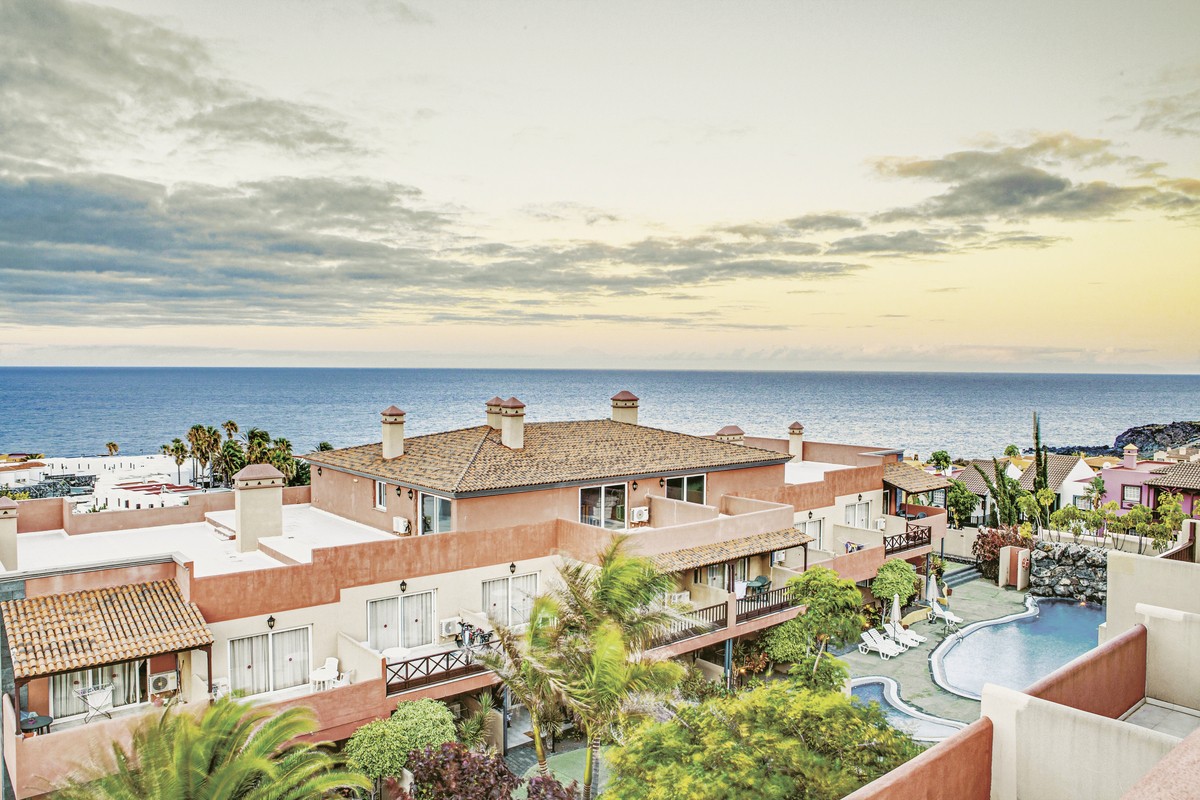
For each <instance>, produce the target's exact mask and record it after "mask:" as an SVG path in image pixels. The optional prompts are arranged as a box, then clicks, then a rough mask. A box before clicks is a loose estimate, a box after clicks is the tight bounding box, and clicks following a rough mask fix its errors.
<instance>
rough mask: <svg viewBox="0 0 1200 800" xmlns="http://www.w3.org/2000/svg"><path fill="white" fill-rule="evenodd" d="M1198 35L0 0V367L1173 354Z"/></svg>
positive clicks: (764, 8)
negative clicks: (0, 365)
mask: <svg viewBox="0 0 1200 800" xmlns="http://www.w3.org/2000/svg"><path fill="white" fill-rule="evenodd" d="M1197 31H1200V3H1197V2H1195V0H1186V1H1181V2H1158V3H1129V2H1127V1H1126V2H1095V0H1088V1H1087V2H1053V3H1046V2H1044V0H1038V2H1005V3H978V2H919V3H918V2H886V3H884V2H829V3H823V2H806V0H786V2H777V3H776V2H737V3H735V2H723V3H708V2H698V1H697V0H687V2H657V1H656V2H651V3H647V2H644V0H643V1H641V2H628V3H625V2H566V1H563V0H555V1H554V2H544V3H540V2H482V1H481V0H469V1H468V2H454V1H453V0H438V2H429V3H421V2H405V3H400V2H397V1H396V0H336V1H335V0H324V1H319V0H254V2H246V1H245V0H203V1H201V0H192V1H191V2H181V1H179V0H118V1H116V2H106V3H98V4H84V3H69V2H62V1H61V0H0V364H4V365H56V364H71V365H73V364H81V365H126V364H133V365H198V366H203V365H262V366H275V365H278V366H300V365H311V366H367V367H372V366H375V367H404V366H447V367H454V366H463V367H482V366H495V367H541V366H544V367H578V368H585V369H590V368H680V369H726V368H729V369H905V370H909V369H917V370H943V369H945V370H951V369H970V370H985V371H990V370H995V371H1079V372H1196V371H1197V370H1198V367H1200V321H1198V320H1200V314H1198V313H1197V311H1196V309H1197V307H1198V306H1197V303H1198V302H1200V46H1198V45H1197Z"/></svg>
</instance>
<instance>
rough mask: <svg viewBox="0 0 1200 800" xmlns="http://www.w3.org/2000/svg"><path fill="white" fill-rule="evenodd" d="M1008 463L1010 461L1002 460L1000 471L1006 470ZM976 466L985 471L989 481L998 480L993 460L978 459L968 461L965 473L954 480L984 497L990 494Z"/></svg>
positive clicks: (959, 474)
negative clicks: (1005, 466)
mask: <svg viewBox="0 0 1200 800" xmlns="http://www.w3.org/2000/svg"><path fill="white" fill-rule="evenodd" d="M1006 463H1008V459H1005V458H1002V459H1000V469H1004V465H1005V464H1006ZM976 466H978V467H979V468H980V469H981V470H983V474H984V475H987V476H988V479H989V480H995V479H996V477H995V476H996V471H995V468H994V467H993V466H992V461H991V459H983V458H976V459H973V460H971V461H968V462H967V466H965V467H964V468H963V471H962V472H960V473H958V474H957V475H955V476H954V480H956V481H960V482H962V483H963V484H965V485H966V487H967V488H968V489H970V490H971V491H972V492H973V493H974V494H977V495H979V496H980V497H983V496H984V495H986V494H987V493H988V489H987V484H986V483H984V482H983V478H982V477H981V476H980V475H979V473H978V472H976V471H975V467H976Z"/></svg>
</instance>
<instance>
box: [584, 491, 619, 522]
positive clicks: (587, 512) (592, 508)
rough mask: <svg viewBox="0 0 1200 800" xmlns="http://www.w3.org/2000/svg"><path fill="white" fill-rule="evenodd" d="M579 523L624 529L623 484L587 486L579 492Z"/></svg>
mask: <svg viewBox="0 0 1200 800" xmlns="http://www.w3.org/2000/svg"><path fill="white" fill-rule="evenodd" d="M579 521H580V522H582V523H584V524H586V525H596V526H597V527H603V528H608V529H609V530H622V529H624V527H625V484H623V483H617V484H613V485H612V486H589V487H587V488H586V489H580V490H579Z"/></svg>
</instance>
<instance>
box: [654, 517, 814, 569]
mask: <svg viewBox="0 0 1200 800" xmlns="http://www.w3.org/2000/svg"><path fill="white" fill-rule="evenodd" d="M812 540H813V537H811V536H809V535H808V534H807V533H801V532H800V531H798V530H796V529H795V528H785V529H783V530H781V531H771V532H770V533H759V534H755V535H754V536H743V537H742V538H740V539H730V540H729V541H726V542H716V543H714V544H702V545H700V546H698V547H688V548H685V549H683V550H670V551H668V552H666V553H659V554H657V555H653V556H647V557H648V558H649V559H650V560H651V561H652V562H653V563H654V566H656V567H658V568H659V569H660V570H662V571H663V572H683V571H684V570H689V569H697V568H699V567H707V566H708V565H709V564H723V563H725V562H727V561H734V560H736V559H739V558H745V557H746V556H756V555H760V554H762V553H773V552H775V551H776V550H787V549H788V548H789V547H799V546H800V545H802V544H808V543H809V542H811V541H812Z"/></svg>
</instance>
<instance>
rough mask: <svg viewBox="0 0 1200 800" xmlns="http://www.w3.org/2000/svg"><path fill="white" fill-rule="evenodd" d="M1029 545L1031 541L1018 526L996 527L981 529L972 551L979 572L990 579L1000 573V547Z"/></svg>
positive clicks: (972, 544) (973, 543)
mask: <svg viewBox="0 0 1200 800" xmlns="http://www.w3.org/2000/svg"><path fill="white" fill-rule="evenodd" d="M1010 545H1011V546H1016V547H1028V546H1029V542H1028V541H1026V539H1025V537H1023V536H1021V534H1020V532H1018V531H1017V529H1016V528H994V529H991V530H980V531H979V535H978V536H976V537H975V541H974V542H972V543H971V553H972V554H973V555H974V556H975V565H976V566H977V567H979V572H980V573H981V574H982V575H983V577H985V578H987V579H988V580H990V581H994V580H996V579H997V578H998V577H999V575H1000V549H1001V548H1003V547H1008V546H1010Z"/></svg>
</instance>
